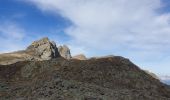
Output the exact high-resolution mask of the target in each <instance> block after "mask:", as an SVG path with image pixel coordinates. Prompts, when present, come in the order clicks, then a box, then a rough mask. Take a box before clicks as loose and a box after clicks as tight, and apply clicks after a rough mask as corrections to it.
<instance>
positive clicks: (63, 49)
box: [58, 45, 71, 59]
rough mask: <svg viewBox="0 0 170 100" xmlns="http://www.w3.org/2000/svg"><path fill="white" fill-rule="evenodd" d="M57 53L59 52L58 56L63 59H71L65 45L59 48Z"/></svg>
mask: <svg viewBox="0 0 170 100" xmlns="http://www.w3.org/2000/svg"><path fill="white" fill-rule="evenodd" d="M58 51H59V54H60V55H61V56H62V57H64V58H65V59H71V53H70V49H69V48H68V47H67V46H66V45H63V46H59V47H58Z"/></svg>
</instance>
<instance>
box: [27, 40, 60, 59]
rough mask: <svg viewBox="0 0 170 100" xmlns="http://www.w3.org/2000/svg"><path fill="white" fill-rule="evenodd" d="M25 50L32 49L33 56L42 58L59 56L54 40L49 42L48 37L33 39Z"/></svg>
mask: <svg viewBox="0 0 170 100" xmlns="http://www.w3.org/2000/svg"><path fill="white" fill-rule="evenodd" d="M27 51H32V52H33V56H35V57H39V58H41V59H42V60H50V59H52V58H57V57H60V54H59V52H58V48H57V46H56V44H55V42H51V41H50V40H49V39H48V38H42V39H40V40H38V41H34V42H33V43H32V44H31V45H30V46H29V47H28V48H27Z"/></svg>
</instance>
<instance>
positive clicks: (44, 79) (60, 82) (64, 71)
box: [0, 57, 170, 100]
mask: <svg viewBox="0 0 170 100" xmlns="http://www.w3.org/2000/svg"><path fill="white" fill-rule="evenodd" d="M0 79H1V80H0V100H170V88H169V87H168V86H167V85H165V84H162V83H161V82H160V81H159V80H157V79H155V78H153V77H152V76H150V75H149V74H147V73H145V72H144V71H142V70H140V69H139V68H138V67H137V66H136V65H134V64H133V63H131V62H130V61H129V60H128V59H125V58H122V57H108V58H99V59H95V58H93V59H89V60H84V61H80V60H73V59H72V60H65V59H63V58H57V59H53V60H49V61H36V62H35V61H34V62H33V61H32V62H27V61H25V62H18V63H15V64H12V65H3V66H0Z"/></svg>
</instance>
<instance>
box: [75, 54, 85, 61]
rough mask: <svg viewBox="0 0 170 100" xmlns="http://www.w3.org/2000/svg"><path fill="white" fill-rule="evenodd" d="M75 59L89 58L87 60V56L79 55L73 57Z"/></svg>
mask: <svg viewBox="0 0 170 100" xmlns="http://www.w3.org/2000/svg"><path fill="white" fill-rule="evenodd" d="M73 59H77V60H87V58H86V56H85V55H84V54H79V55H76V56H73Z"/></svg>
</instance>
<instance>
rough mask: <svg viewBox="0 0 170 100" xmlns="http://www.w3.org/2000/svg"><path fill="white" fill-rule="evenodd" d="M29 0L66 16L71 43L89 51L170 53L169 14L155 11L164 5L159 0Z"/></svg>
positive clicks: (144, 53) (136, 56)
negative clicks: (69, 23)
mask: <svg viewBox="0 0 170 100" xmlns="http://www.w3.org/2000/svg"><path fill="white" fill-rule="evenodd" d="M28 1H29V2H32V3H33V4H35V5H36V6H37V7H38V8H40V9H41V10H42V11H45V12H49V11H50V12H52V13H54V14H60V15H61V16H63V17H64V18H67V19H69V20H70V21H71V22H72V26H70V27H69V28H67V29H66V30H65V32H66V34H68V35H69V36H70V37H71V38H72V41H71V45H74V46H75V45H77V46H78V47H79V45H80V46H81V47H82V46H83V48H86V50H88V52H91V53H92V54H97V53H96V52H100V51H101V52H104V53H113V54H114V53H117V54H121V55H125V56H127V57H130V58H135V59H138V61H142V60H143V61H144V60H146V59H145V58H147V59H148V57H150V59H153V57H151V56H159V57H158V58H160V57H162V56H164V55H167V54H168V52H170V47H169V45H170V13H160V12H158V11H160V9H161V8H162V7H163V6H164V4H163V3H162V2H161V0H48V1H47V0H28ZM89 48H90V49H89ZM134 52H135V53H134ZM134 54H135V55H134ZM143 56H145V58H143ZM141 57H142V58H141ZM165 57H166V56H165ZM169 65H170V64H169ZM167 66H168V65H167Z"/></svg>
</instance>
